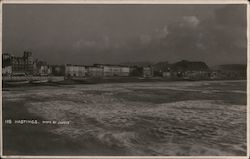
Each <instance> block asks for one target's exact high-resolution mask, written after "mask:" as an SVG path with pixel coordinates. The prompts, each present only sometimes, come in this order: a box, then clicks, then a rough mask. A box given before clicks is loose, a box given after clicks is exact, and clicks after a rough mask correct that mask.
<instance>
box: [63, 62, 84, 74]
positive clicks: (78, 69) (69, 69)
mask: <svg viewBox="0 0 250 159" xmlns="http://www.w3.org/2000/svg"><path fill="white" fill-rule="evenodd" d="M86 72H87V70H86V67H85V66H83V65H70V64H67V65H66V66H65V76H67V77H68V76H71V77H84V76H85V75H86Z"/></svg>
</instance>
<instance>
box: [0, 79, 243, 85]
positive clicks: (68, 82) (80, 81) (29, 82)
mask: <svg viewBox="0 0 250 159" xmlns="http://www.w3.org/2000/svg"><path fill="white" fill-rule="evenodd" d="M44 79H47V81H44ZM39 80H40V81H41V82H40V83H39ZM239 80H243V81H244V80H246V79H198V80H193V79H181V78H179V79H171V78H162V77H147V78H144V77H105V78H87V77H86V78H78V79H77V78H75V79H74V78H72V79H65V78H64V77H63V76H60V77H40V78H39V77H32V78H31V77H28V78H27V77H26V78H19V79H18V80H17V79H12V80H10V79H9V80H7V79H6V78H3V80H2V84H3V87H19V86H60V85H75V84H100V83H135V82H175V81H190V82H195V81H239ZM22 81H27V82H23V83H22ZM34 81H38V82H34Z"/></svg>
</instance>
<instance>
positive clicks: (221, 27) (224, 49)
mask: <svg viewBox="0 0 250 159" xmlns="http://www.w3.org/2000/svg"><path fill="white" fill-rule="evenodd" d="M246 25H247V24H246V5H244V4H243V5H236V4H231V5H224V4H223V5H222V4H216V5H208V4H202V5H201V4H200V5H197V4H192V5H184V4H182V5H180V4H179V5H170V4H168V5H167V4H165V5H162V4H161V5H152V4H151V5H142V4H141V5H131V4H130V5H129V4H128V5H111V4H110V5H107V4H106V5H100V4H99V5H94V4H92V5H90V4H82V5H79V4H78V5H69V4H61V5H59V4H57V5H51V4H50V5H48V4H47V5H41V4H40V5H38V4H36V5H35V4H32V5H31V4H26V5H23V4H22V5H20V4H4V5H3V52H8V53H11V54H14V55H22V53H23V51H24V50H30V51H32V52H33V54H34V57H35V58H38V59H40V60H45V61H48V63H50V64H64V63H72V64H86V65H88V64H92V63H123V62H136V61H151V62H159V61H169V62H176V61H178V60H182V59H186V60H195V61H204V62H206V63H207V64H209V65H217V64H226V63H246V58H247V40H246Z"/></svg>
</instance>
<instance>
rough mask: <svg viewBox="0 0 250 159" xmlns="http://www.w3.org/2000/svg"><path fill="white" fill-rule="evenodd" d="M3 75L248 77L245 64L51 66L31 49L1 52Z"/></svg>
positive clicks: (186, 63) (192, 62)
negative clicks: (20, 53) (20, 52)
mask: <svg viewBox="0 0 250 159" xmlns="http://www.w3.org/2000/svg"><path fill="white" fill-rule="evenodd" d="M2 60H3V61H2V75H3V76H11V77H13V76H61V77H64V78H67V79H74V78H82V77H84V78H106V77H107V78H110V77H145V78H151V77H162V78H166V79H170V80H181V79H184V80H210V79H211V80H216V79H246V65H242V64H241V65H240V64H229V65H219V66H218V67H212V68H209V67H208V66H207V65H206V63H205V62H202V61H186V60H182V61H179V62H176V63H173V64H169V63H168V62H159V63H156V64H151V65H144V66H143V65H130V66H127V65H111V64H94V65H92V66H85V65H74V64H66V65H49V64H48V63H47V62H46V61H41V60H38V59H36V60H34V59H33V56H32V52H30V51H24V53H23V56H20V57H19V56H13V55H11V54H9V53H4V54H3V55H2Z"/></svg>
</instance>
